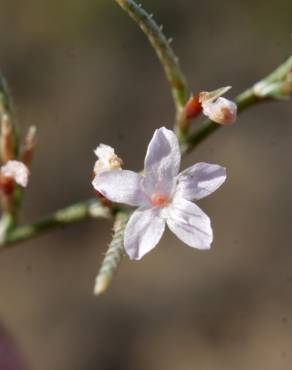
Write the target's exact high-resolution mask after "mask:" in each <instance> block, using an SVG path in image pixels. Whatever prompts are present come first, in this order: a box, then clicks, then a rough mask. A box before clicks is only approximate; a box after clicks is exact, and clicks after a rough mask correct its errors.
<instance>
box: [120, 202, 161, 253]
mask: <svg viewBox="0 0 292 370" xmlns="http://www.w3.org/2000/svg"><path fill="white" fill-rule="evenodd" d="M164 230H165V220H163V219H162V218H161V217H160V216H159V211H158V210H157V209H153V208H146V207H143V208H142V207H141V208H138V209H137V210H136V211H135V212H134V213H133V214H132V216H131V217H130V220H129V222H128V224H127V227H126V230H125V241H124V244H125V250H126V252H127V254H128V256H129V257H130V258H131V259H133V260H139V259H141V258H142V257H143V256H144V255H145V254H146V253H148V252H150V251H151V250H152V249H153V248H154V247H155V246H156V245H157V243H158V242H159V240H160V239H161V237H162V234H163V232H164Z"/></svg>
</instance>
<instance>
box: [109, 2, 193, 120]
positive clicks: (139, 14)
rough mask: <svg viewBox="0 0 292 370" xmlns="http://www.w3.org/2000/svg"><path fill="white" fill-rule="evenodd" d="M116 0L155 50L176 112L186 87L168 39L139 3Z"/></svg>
mask: <svg viewBox="0 0 292 370" xmlns="http://www.w3.org/2000/svg"><path fill="white" fill-rule="evenodd" d="M116 2H117V3H118V4H119V5H120V7H121V8H123V9H124V10H125V11H126V12H127V13H128V14H129V16H130V17H131V18H132V19H134V21H135V22H136V23H137V24H138V25H139V27H140V28H141V30H142V31H143V32H144V33H145V35H146V36H147V38H148V40H149V42H150V44H151V45H152V47H153V49H154V50H155V52H156V54H157V56H158V58H159V60H160V63H161V65H162V67H163V68H164V72H165V74H166V78H167V80H168V82H169V84H170V89H171V92H172V97H173V101H174V105H175V107H176V111H177V114H178V113H179V112H180V110H181V109H182V107H183V106H184V105H185V103H186V99H187V94H188V89H187V85H186V80H185V77H184V75H183V73H182V71H181V69H180V66H179V62H178V58H177V56H176V55H175V53H174V51H173V49H172V48H171V46H170V41H169V40H168V39H167V38H166V37H165V35H164V34H163V32H162V27H161V26H159V25H158V24H157V23H156V22H155V20H154V19H153V16H152V15H151V14H148V13H147V12H146V11H145V10H144V9H142V7H141V6H140V5H137V4H136V3H135V2H134V1H133V0H116Z"/></svg>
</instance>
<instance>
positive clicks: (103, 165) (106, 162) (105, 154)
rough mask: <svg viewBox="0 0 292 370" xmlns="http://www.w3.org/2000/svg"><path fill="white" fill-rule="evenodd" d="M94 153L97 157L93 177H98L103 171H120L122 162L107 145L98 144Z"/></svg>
mask: <svg viewBox="0 0 292 370" xmlns="http://www.w3.org/2000/svg"><path fill="white" fill-rule="evenodd" d="M94 153H95V155H96V156H97V157H98V160H97V161H96V162H95V165H94V169H93V172H94V175H98V174H99V173H101V172H104V171H110V170H120V169H121V167H122V164H123V161H122V159H121V158H119V157H118V156H117V155H116V154H115V151H114V149H113V148H112V147H110V146H109V145H105V144H100V145H99V146H98V147H97V148H96V149H95V151H94Z"/></svg>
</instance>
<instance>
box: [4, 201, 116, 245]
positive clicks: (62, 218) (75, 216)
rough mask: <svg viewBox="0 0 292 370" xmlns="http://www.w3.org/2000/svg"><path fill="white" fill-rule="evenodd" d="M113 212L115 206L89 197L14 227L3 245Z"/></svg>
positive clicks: (105, 216)
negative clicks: (109, 205) (106, 204)
mask: <svg viewBox="0 0 292 370" xmlns="http://www.w3.org/2000/svg"><path fill="white" fill-rule="evenodd" d="M115 212H117V208H113V209H111V210H110V209H109V208H107V207H105V206H103V205H102V204H101V203H100V202H99V201H98V200H96V199H89V200H87V201H84V202H79V203H76V204H73V205H71V206H69V207H66V208H63V209H60V210H58V211H57V212H55V213H53V214H52V215H49V216H47V217H44V218H42V219H40V220H37V221H35V222H33V223H31V224H27V225H24V226H19V227H16V228H14V229H13V230H11V231H10V232H9V233H8V235H7V238H6V241H5V243H3V245H6V244H9V245H11V244H15V243H16V242H21V241H25V240H27V239H31V238H33V237H36V236H38V235H41V234H42V233H44V232H46V231H49V230H53V229H56V228H62V227H64V226H67V225H71V224H73V223H76V222H80V221H85V220H88V219H95V218H111V216H112V214H113V213H115Z"/></svg>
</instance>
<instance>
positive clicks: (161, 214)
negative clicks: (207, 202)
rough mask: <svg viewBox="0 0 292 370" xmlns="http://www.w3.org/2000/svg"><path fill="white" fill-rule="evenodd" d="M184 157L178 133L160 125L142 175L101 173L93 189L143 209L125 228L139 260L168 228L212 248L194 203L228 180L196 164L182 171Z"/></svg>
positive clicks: (215, 170) (194, 244)
mask: <svg viewBox="0 0 292 370" xmlns="http://www.w3.org/2000/svg"><path fill="white" fill-rule="evenodd" d="M180 162H181V153H180V149H179V144H178V140H177V137H176V135H175V134H174V133H173V131H170V130H168V129H166V128H165V127H162V128H160V129H158V130H156V131H155V133H154V135H153V138H152V140H151V141H150V143H149V146H148V150H147V154H146V158H145V168H144V176H142V175H140V174H137V173H135V172H132V171H127V170H119V171H115V170H113V171H107V172H102V173H100V174H98V175H97V176H96V177H95V178H94V180H93V182H92V184H93V186H94V188H95V189H96V190H97V191H99V192H100V193H101V194H103V196H104V197H106V198H108V199H109V200H111V201H113V202H118V203H125V204H129V205H131V206H138V207H139V208H138V209H137V210H136V211H134V213H133V214H132V215H131V217H130V219H129V222H128V224H127V226H126V230H125V235H124V246H125V250H126V252H127V254H128V255H129V257H130V258H131V259H135V260H139V259H141V258H142V257H143V256H144V255H145V254H146V253H148V252H149V251H151V250H152V249H153V248H154V247H155V246H156V245H157V243H158V242H159V240H160V238H161V237H162V234H163V232H164V230H165V225H166V224H167V226H168V227H169V229H170V230H171V231H172V232H173V233H174V234H175V235H176V236H177V237H178V238H179V239H181V240H182V241H183V242H184V243H186V244H187V245H189V246H191V247H194V248H198V249H209V248H210V245H211V243H212V240H213V232H212V228H211V223H210V219H209V217H208V216H207V215H206V214H205V213H204V212H203V211H202V210H201V209H200V208H199V207H198V206H197V205H196V204H194V203H192V200H199V199H202V198H204V197H206V196H207V195H209V194H211V193H213V192H214V191H215V190H216V189H218V188H219V187H220V186H221V185H222V184H223V182H224V181H225V179H226V171H225V168H223V167H221V166H218V165H215V164H208V163H197V164H195V165H193V166H191V167H189V168H187V169H186V170H184V171H183V172H181V173H179V168H180Z"/></svg>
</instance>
